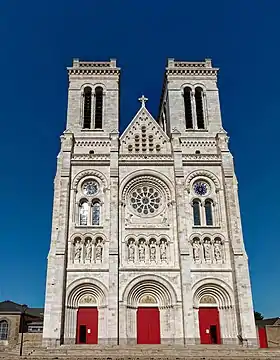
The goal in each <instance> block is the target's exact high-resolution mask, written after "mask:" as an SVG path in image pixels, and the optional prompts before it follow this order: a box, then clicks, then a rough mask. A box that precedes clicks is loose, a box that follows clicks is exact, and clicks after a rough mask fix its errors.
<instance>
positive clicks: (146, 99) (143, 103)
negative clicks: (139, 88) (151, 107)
mask: <svg viewBox="0 0 280 360" xmlns="http://www.w3.org/2000/svg"><path fill="white" fill-rule="evenodd" d="M138 101H140V102H141V107H142V108H144V107H146V106H145V103H146V101H148V98H146V97H145V96H144V95H142V96H141V97H140V98H139V99H138Z"/></svg>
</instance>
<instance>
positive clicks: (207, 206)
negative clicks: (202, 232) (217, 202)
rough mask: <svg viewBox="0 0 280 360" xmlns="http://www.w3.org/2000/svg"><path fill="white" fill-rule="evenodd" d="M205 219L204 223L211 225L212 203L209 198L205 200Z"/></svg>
mask: <svg viewBox="0 0 280 360" xmlns="http://www.w3.org/2000/svg"><path fill="white" fill-rule="evenodd" d="M204 206H205V219H206V225H213V213H212V206H213V203H212V201H211V200H205V205H204Z"/></svg>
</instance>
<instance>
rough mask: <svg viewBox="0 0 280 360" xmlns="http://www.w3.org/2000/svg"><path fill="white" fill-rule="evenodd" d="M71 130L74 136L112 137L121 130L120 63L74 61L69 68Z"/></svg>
mask: <svg viewBox="0 0 280 360" xmlns="http://www.w3.org/2000/svg"><path fill="white" fill-rule="evenodd" d="M67 70H68V75H69V93H68V112H67V114H68V116H67V127H66V128H67V130H69V131H71V132H72V133H74V135H79V136H85V137H91V136H102V137H104V136H108V135H109V133H110V132H111V131H114V130H118V128H119V74H120V69H119V68H118V67H117V65H116V60H114V59H111V60H110V61H108V62H105V61H104V62H92V61H90V62H89V61H80V60H79V59H74V60H73V65H72V66H71V67H68V69H67Z"/></svg>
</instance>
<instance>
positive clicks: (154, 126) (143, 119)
mask: <svg viewBox="0 0 280 360" xmlns="http://www.w3.org/2000/svg"><path fill="white" fill-rule="evenodd" d="M120 144H121V149H120V153H121V154H146V155H152V154H162V153H163V154H166V153H170V151H171V150H170V141H169V138H168V136H167V135H166V134H165V132H164V131H163V130H162V129H161V127H160V126H159V124H158V123H157V122H156V121H155V119H154V118H153V117H152V115H151V114H150V113H149V111H148V110H147V109H146V108H145V107H141V109H140V110H139V111H138V113H137V114H136V116H135V117H134V119H133V120H132V122H131V123H130V124H129V126H128V127H127V129H126V130H125V132H124V133H123V134H122V136H121V138H120Z"/></svg>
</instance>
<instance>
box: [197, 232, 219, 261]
mask: <svg viewBox="0 0 280 360" xmlns="http://www.w3.org/2000/svg"><path fill="white" fill-rule="evenodd" d="M190 243H191V245H192V249H193V260H194V262H195V263H197V264H201V263H206V264H222V263H224V262H225V260H226V259H225V254H226V251H225V244H224V240H223V239H222V237H221V236H215V235H214V236H209V235H204V236H200V235H194V236H192V238H191V240H190Z"/></svg>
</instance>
